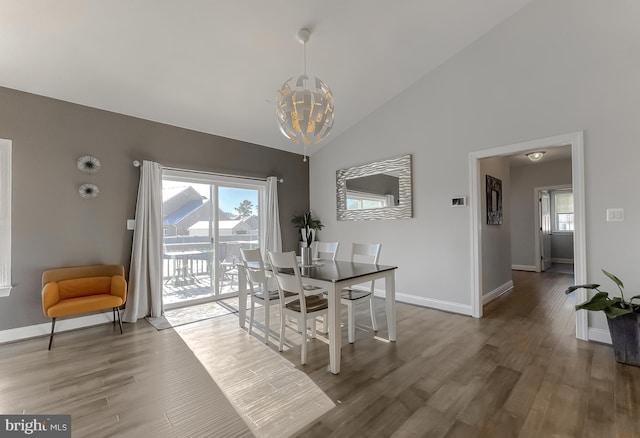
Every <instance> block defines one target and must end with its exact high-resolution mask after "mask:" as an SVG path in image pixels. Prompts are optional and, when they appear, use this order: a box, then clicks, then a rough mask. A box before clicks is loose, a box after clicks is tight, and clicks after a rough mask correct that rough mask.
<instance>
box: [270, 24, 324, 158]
mask: <svg viewBox="0 0 640 438" xmlns="http://www.w3.org/2000/svg"><path fill="white" fill-rule="evenodd" d="M310 36H311V31H309V29H306V28H302V29H300V30H299V31H298V34H297V39H298V41H300V42H301V43H302V46H303V54H304V74H302V75H300V76H297V77H291V78H289V79H287V80H286V81H285V83H284V84H283V85H282V87H281V88H280V90H279V93H278V106H277V109H276V115H277V117H278V124H279V125H280V131H282V134H283V135H284V136H285V137H287V138H288V139H289V140H290V141H292V142H293V143H295V144H304V161H307V147H308V146H309V145H310V144H317V143H320V142H321V141H322V140H323V139H324V138H325V137H326V136H327V135H329V133H330V132H331V128H332V127H333V93H332V92H331V90H330V89H329V87H328V86H327V84H325V83H324V82H322V81H321V80H320V79H319V78H316V77H311V78H309V77H308V76H307V41H309V37H310Z"/></svg>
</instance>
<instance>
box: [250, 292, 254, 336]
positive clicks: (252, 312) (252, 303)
mask: <svg viewBox="0 0 640 438" xmlns="http://www.w3.org/2000/svg"><path fill="white" fill-rule="evenodd" d="M254 307H255V302H254V301H253V297H251V315H250V317H249V334H251V330H253V316H254Z"/></svg>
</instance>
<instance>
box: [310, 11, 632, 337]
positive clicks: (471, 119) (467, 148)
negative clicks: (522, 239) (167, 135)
mask: <svg viewBox="0 0 640 438" xmlns="http://www.w3.org/2000/svg"><path fill="white" fill-rule="evenodd" d="M639 17H640V2H635V1H625V0H618V1H610V2H604V1H601V0H563V1H557V0H535V1H533V2H531V3H529V4H528V5H527V6H525V7H524V8H523V9H521V10H520V11H519V12H517V13H516V14H514V15H513V16H511V17H510V18H509V19H507V20H506V21H505V22H503V23H502V24H501V25H499V26H497V27H496V28H494V29H493V30H492V31H491V32H489V33H488V34H486V35H484V36H483V37H481V38H479V39H478V40H477V41H476V42H475V43H474V44H472V45H471V46H469V47H467V48H466V49H464V50H462V51H461V52H460V53H458V54H457V55H456V56H454V57H452V58H451V59H450V60H449V61H448V62H446V63H445V64H443V65H442V66H441V67H440V68H438V69H437V70H435V71H433V72H432V73H431V74H429V75H427V76H425V77H424V78H422V79H421V80H419V81H417V82H416V83H415V84H414V85H413V86H411V87H409V88H408V89H407V90H406V91H405V92H403V93H402V94H400V95H398V96H396V97H395V98H394V99H392V100H390V101H389V102H388V103H387V104H385V105H384V106H382V107H381V108H379V109H378V110H377V111H376V112H374V113H372V114H370V115H368V116H366V117H364V118H363V120H362V121H361V122H360V123H359V124H358V125H357V126H355V127H354V128H352V129H351V130H349V131H347V132H346V133H344V134H342V135H341V136H339V137H336V138H334V139H333V141H332V142H331V143H330V144H329V145H327V146H326V147H324V148H323V149H321V150H320V151H319V152H317V153H316V154H314V155H313V156H312V157H311V164H310V187H311V207H312V209H313V211H314V213H318V214H319V215H320V216H321V217H322V218H323V222H324V223H325V225H326V228H325V229H323V230H322V233H321V234H322V239H326V240H334V241H335V240H340V242H341V244H340V253H339V254H338V257H339V258H345V256H347V253H348V248H349V242H354V241H364V242H368V241H380V242H382V244H383V246H382V252H381V254H380V263H383V264H391V263H393V264H396V265H398V266H399V269H398V273H397V282H396V286H397V290H398V294H399V296H400V295H401V294H402V298H403V299H406V297H408V296H411V297H413V298H414V301H415V302H419V303H421V304H424V305H430V306H439V305H441V304H442V303H443V302H446V303H452V304H453V305H456V306H457V308H456V309H457V310H460V311H464V310H468V309H470V305H471V277H470V273H471V241H470V236H469V234H470V228H471V214H470V212H471V211H473V209H474V206H469V207H467V208H450V207H449V206H450V203H451V198H452V197H453V196H457V195H465V194H466V195H467V196H468V195H469V186H470V182H469V153H470V152H472V151H480V150H485V149H490V148H495V147H500V146H504V145H511V144H515V143H519V142H523V141H527V140H534V139H540V138H545V137H550V136H554V135H560V134H565V133H570V132H575V131H580V130H583V131H584V133H585V137H584V138H585V139H584V142H585V157H584V158H585V163H584V165H585V174H586V176H585V186H586V187H585V190H586V217H585V221H586V239H587V242H586V248H587V251H586V252H587V277H588V279H589V281H593V282H597V283H601V284H609V283H608V282H607V280H606V278H604V276H603V275H602V274H601V272H600V268H605V269H608V270H610V271H612V272H614V273H616V274H618V275H619V276H620V278H621V279H622V280H623V281H624V282H625V286H627V288H628V289H629V290H640V277H639V276H638V275H637V265H638V260H640V245H637V239H635V238H633V237H631V238H630V237H629V236H636V235H637V234H638V232H637V230H638V228H639V226H640V197H638V196H637V193H636V192H637V189H636V188H637V187H638V163H640V148H639V147H638V136H639V134H640V133H639V130H638V120H637V119H638V114H640V87H639V86H638V71H640V56H634V54H637V53H640V26H638V19H639ZM338 99H339V96H338V95H337V94H336V102H337V101H338ZM336 108H337V107H336ZM338 120H339V116H338V115H337V113H336V123H337V121H338ZM407 120H420V123H414V124H411V123H407ZM401 154H412V155H413V187H414V192H413V194H414V217H413V218H412V219H406V220H389V221H362V222H354V221H344V222H339V223H338V222H337V221H336V220H335V208H336V201H335V200H336V194H335V171H336V169H342V168H346V167H349V166H355V165H359V164H364V163H365V162H370V161H373V160H376V159H385V158H390V157H393V156H398V155H401ZM363 157H366V158H363ZM612 207H621V208H624V214H625V221H624V222H606V221H605V210H606V208H612ZM325 218H329V219H330V220H326V222H325ZM331 219H332V220H331ZM590 317H591V318H590V319H591V321H590V325H591V326H592V327H595V328H602V329H605V330H606V327H607V326H606V320H605V319H604V318H602V315H600V314H592V315H590Z"/></svg>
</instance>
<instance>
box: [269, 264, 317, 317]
mask: <svg viewBox="0 0 640 438" xmlns="http://www.w3.org/2000/svg"><path fill="white" fill-rule="evenodd" d="M267 254H268V255H269V262H270V263H271V269H273V275H274V276H275V278H276V282H277V283H278V292H279V293H280V302H281V303H282V305H283V306H284V305H285V301H284V293H285V291H286V292H290V293H294V294H297V295H298V298H300V311H301V313H302V314H305V313H306V312H307V308H306V302H305V299H304V289H303V286H302V276H300V269H299V268H298V260H297V259H296V253H295V252H293V251H291V252H271V251H268V252H267Z"/></svg>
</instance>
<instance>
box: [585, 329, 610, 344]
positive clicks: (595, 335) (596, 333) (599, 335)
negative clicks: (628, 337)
mask: <svg viewBox="0 0 640 438" xmlns="http://www.w3.org/2000/svg"><path fill="white" fill-rule="evenodd" d="M587 336H589V340H590V341H596V342H602V343H603V344H611V333H609V330H603V329H597V328H591V327H589V330H588V335H587Z"/></svg>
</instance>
